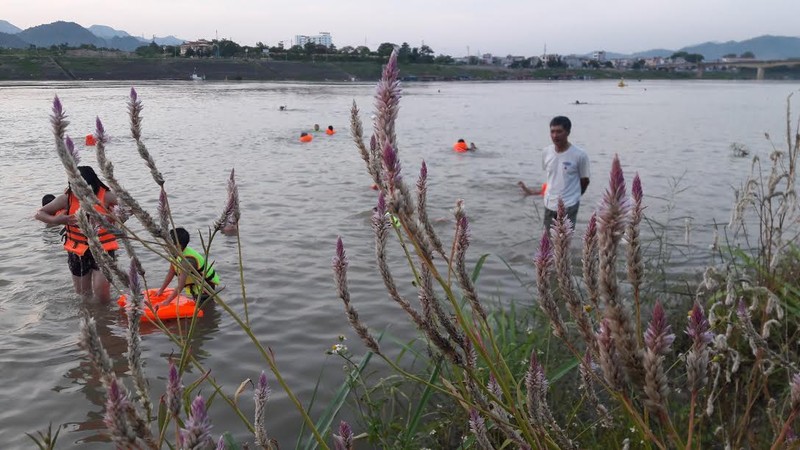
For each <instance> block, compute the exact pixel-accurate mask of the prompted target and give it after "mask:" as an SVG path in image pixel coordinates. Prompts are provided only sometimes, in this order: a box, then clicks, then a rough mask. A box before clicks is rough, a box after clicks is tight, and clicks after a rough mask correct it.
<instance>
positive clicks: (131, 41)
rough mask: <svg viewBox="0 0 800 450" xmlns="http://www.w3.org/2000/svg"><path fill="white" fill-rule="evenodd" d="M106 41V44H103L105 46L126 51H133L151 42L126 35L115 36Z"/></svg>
mask: <svg viewBox="0 0 800 450" xmlns="http://www.w3.org/2000/svg"><path fill="white" fill-rule="evenodd" d="M105 42H106V43H105V45H103V47H107V48H116V49H119V50H123V51H126V52H132V51H134V50H136V49H137V48H139V47H141V46H143V45H147V44H149V43H150V42H148V41H145V40H142V39H139V38H136V37H133V36H125V37H120V36H114V37H112V38H111V39H106V40H105Z"/></svg>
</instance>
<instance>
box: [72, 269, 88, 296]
mask: <svg viewBox="0 0 800 450" xmlns="http://www.w3.org/2000/svg"><path fill="white" fill-rule="evenodd" d="M72 285H73V286H75V292H77V293H78V294H80V295H91V294H92V277H91V275H89V274H86V275H84V276H82V277H76V276H75V275H73V276H72Z"/></svg>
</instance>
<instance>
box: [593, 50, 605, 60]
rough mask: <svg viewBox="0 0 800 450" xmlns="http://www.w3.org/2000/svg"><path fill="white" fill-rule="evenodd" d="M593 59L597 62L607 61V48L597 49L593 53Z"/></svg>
mask: <svg viewBox="0 0 800 450" xmlns="http://www.w3.org/2000/svg"><path fill="white" fill-rule="evenodd" d="M592 59H593V60H595V61H597V62H605V60H606V51H605V50H597V51H595V52H594V53H592Z"/></svg>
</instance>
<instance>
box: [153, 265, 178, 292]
mask: <svg viewBox="0 0 800 450" xmlns="http://www.w3.org/2000/svg"><path fill="white" fill-rule="evenodd" d="M173 278H175V267H173V266H172V264H170V266H169V271H167V276H166V277H165V278H164V283H163V284H161V289H159V290H158V292H157V293H156V296H159V295H161V294H163V293H164V289H166V288H168V287H169V284H170V283H172V279H173Z"/></svg>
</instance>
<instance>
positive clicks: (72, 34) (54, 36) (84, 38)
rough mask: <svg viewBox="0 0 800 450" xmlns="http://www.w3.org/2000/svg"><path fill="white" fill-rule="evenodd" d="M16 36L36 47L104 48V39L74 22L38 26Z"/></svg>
mask: <svg viewBox="0 0 800 450" xmlns="http://www.w3.org/2000/svg"><path fill="white" fill-rule="evenodd" d="M17 36H18V37H19V38H20V39H22V40H24V41H27V42H29V43H31V44H34V45H36V46H37V47H49V46H51V45H60V44H67V45H69V46H72V47H79V46H81V45H83V44H90V45H95V46H97V47H105V45H106V41H105V39H102V38H99V37H97V36H95V35H94V34H92V32H91V31H89V30H87V29H86V28H83V27H82V26H80V25H78V24H77V23H75V22H61V21H59V22H53V23H50V24H46V25H38V26H35V27H31V28H28V29H27V30H24V31H20V32H19V33H17Z"/></svg>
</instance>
